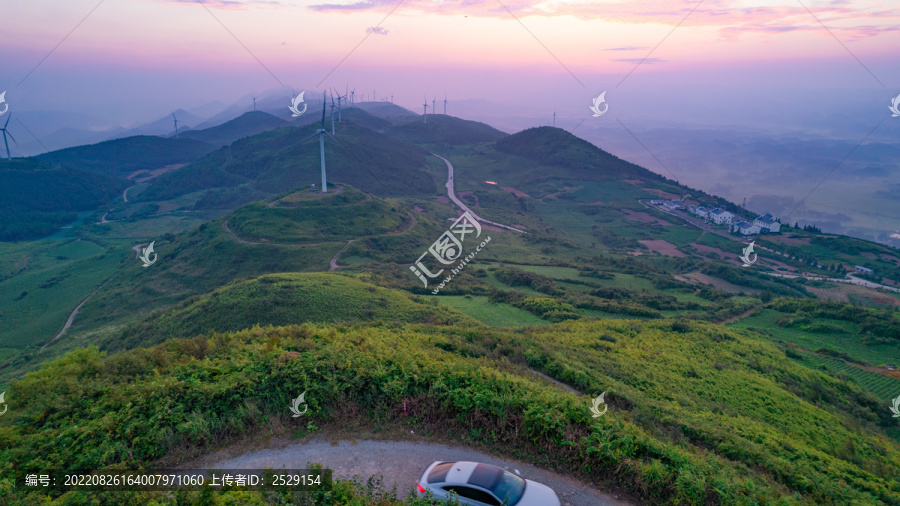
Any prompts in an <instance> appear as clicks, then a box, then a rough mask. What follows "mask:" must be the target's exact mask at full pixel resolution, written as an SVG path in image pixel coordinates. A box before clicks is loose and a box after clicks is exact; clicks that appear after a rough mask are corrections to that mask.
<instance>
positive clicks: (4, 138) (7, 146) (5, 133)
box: [0, 115, 19, 160]
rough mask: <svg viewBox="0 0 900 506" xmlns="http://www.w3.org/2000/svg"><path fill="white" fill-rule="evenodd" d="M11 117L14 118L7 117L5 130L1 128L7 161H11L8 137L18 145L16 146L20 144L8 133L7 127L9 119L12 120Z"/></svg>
mask: <svg viewBox="0 0 900 506" xmlns="http://www.w3.org/2000/svg"><path fill="white" fill-rule="evenodd" d="M11 117H12V115H10V116H7V117H6V124H5V125H3V128H0V132H3V144H4V145H6V159H7V160H9V159H10V156H9V142H7V140H6V136H7V135H9V138H10V139H12V140H13V142H15V143H16V146H18V145H19V142H18V141H16V138H15V137H13V136H12V134H11V133H9V132H7V131H6V127H7V126H8V125H9V118H11Z"/></svg>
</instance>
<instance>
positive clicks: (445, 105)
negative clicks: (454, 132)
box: [444, 93, 447, 116]
mask: <svg viewBox="0 0 900 506" xmlns="http://www.w3.org/2000/svg"><path fill="white" fill-rule="evenodd" d="M446 115H447V94H446V93H444V116H446Z"/></svg>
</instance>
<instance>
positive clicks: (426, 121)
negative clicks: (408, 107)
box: [422, 97, 428, 123]
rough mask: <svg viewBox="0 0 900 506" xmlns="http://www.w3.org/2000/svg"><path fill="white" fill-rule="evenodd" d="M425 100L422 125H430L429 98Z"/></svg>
mask: <svg viewBox="0 0 900 506" xmlns="http://www.w3.org/2000/svg"><path fill="white" fill-rule="evenodd" d="M424 98H425V103H424V104H423V107H425V112H424V113H423V114H422V123H428V97H424Z"/></svg>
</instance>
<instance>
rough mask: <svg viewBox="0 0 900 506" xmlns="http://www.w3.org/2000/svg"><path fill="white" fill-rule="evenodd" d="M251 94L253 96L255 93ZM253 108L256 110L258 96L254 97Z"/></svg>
mask: <svg viewBox="0 0 900 506" xmlns="http://www.w3.org/2000/svg"><path fill="white" fill-rule="evenodd" d="M250 96H251V97H253V95H250ZM253 110H254V111H255V110H256V97H253Z"/></svg>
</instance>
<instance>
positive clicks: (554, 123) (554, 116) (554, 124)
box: [553, 111, 556, 128]
mask: <svg viewBox="0 0 900 506" xmlns="http://www.w3.org/2000/svg"><path fill="white" fill-rule="evenodd" d="M553 127H554V128H555V127H556V111H553Z"/></svg>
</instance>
